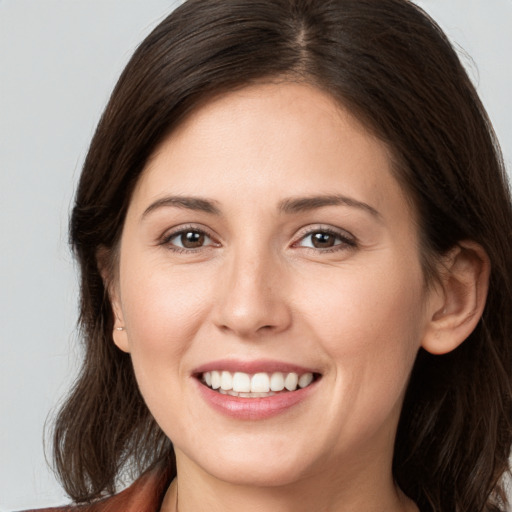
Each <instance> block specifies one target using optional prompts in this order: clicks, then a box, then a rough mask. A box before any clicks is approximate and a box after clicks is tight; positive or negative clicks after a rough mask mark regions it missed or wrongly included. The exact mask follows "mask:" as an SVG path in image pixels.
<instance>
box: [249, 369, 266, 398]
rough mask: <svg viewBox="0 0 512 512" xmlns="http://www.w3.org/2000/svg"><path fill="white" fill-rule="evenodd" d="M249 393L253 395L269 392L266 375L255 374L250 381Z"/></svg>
mask: <svg viewBox="0 0 512 512" xmlns="http://www.w3.org/2000/svg"><path fill="white" fill-rule="evenodd" d="M251 391H252V392H253V393H268V392H269V391H270V379H269V377H268V374H266V373H255V374H254V375H253V376H252V379H251Z"/></svg>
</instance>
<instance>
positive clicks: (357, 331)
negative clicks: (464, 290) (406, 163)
mask: <svg viewBox="0 0 512 512" xmlns="http://www.w3.org/2000/svg"><path fill="white" fill-rule="evenodd" d="M383 263H385V262H383ZM404 264H405V263H404ZM402 268H409V269H410V271H409V272H404V271H403V270H402ZM364 270H365V269H360V270H356V269H355V268H352V269H347V271H346V272H337V273H333V274H332V275H331V276H329V278H326V279H325V281H324V282H323V283H322V282H321V281H320V282H319V281H318V280H317V281H316V283H315V287H310V290H312V292H311V293H309V294H308V295H307V296H305V299H306V300H305V302H304V307H303V308H302V309H303V310H304V311H307V319H306V321H307V325H308V327H309V328H310V329H311V330H312V331H313V332H312V336H314V337H315V339H317V340H320V342H321V344H322V349H323V351H324V352H325V353H326V354H328V357H329V359H330V361H331V364H332V367H333V374H334V383H333V387H334V389H335V390H336V392H335V397H334V400H335V401H338V403H347V402H346V400H347V397H348V400H349V402H350V405H349V408H350V407H354V408H360V409H361V415H360V416H359V417H361V418H365V417H372V416H373V417H375V415H377V414H379V411H381V413H382V415H385V414H387V412H389V410H390V408H393V407H395V406H399V405H397V403H398V402H397V401H399V400H400V399H401V397H402V395H403V392H404V389H405V386H406V384H407V381H408V377H409V374H410V371H411V369H412V365H413V363H414V359H415V357H416V354H417V351H418V349H419V346H420V343H421V338H422V329H423V327H422V326H423V322H424V305H423V304H424V302H423V300H424V295H423V293H424V292H423V279H422V274H421V270H420V269H419V268H416V266H415V265H410V264H409V266H408V267H407V266H405V267H401V266H400V265H396V264H392V262H390V264H389V265H385V264H383V265H381V266H379V267H374V268H373V269H372V270H371V271H370V269H369V268H366V271H364ZM326 277H327V276H326ZM322 284H323V286H322ZM319 285H320V286H319ZM364 411H367V413H368V414H366V413H364Z"/></svg>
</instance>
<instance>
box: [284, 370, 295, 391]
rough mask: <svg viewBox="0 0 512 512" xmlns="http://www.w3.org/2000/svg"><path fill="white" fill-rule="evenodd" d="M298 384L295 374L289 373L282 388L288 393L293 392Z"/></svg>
mask: <svg viewBox="0 0 512 512" xmlns="http://www.w3.org/2000/svg"><path fill="white" fill-rule="evenodd" d="M298 382H299V377H298V375H297V374H296V373H293V372H292V373H289V374H288V375H287V376H286V379H284V387H285V388H286V389H287V390H288V391H295V390H296V389H297V383H298Z"/></svg>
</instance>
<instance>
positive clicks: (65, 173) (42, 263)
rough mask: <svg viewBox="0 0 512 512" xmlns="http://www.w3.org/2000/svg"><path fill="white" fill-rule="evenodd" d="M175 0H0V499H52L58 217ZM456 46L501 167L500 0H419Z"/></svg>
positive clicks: (68, 366)
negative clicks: (108, 111) (49, 438)
mask: <svg viewBox="0 0 512 512" xmlns="http://www.w3.org/2000/svg"><path fill="white" fill-rule="evenodd" d="M178 3H179V2H178V1H172V0H0V225H1V231H0V233H1V238H0V262H1V264H0V343H1V354H2V356H1V359H0V510H1V511H4V512H5V511H9V510H16V509H23V508H29V507H36V506H37V507H42V506H49V505H56V504H62V503H64V502H66V501H67V500H66V497H65V496H64V494H63V493H62V491H61V490H60V488H59V486H58V484H57V483H56V481H55V479H54V477H53V475H52V473H51V472H50V471H49V470H48V469H47V465H46V462H45V457H44V454H43V442H42V435H43V428H44V424H45V420H46V418H47V417H48V414H49V413H50V412H51V411H53V410H54V409H55V407H56V406H57V404H58V401H59V399H60V398H61V397H62V395H63V393H64V392H65V391H66V390H67V389H68V387H69V385H70V383H71V382H72V379H73V376H74V375H75V372H76V369H77V357H78V354H79V350H78V348H77V339H76V338H77V337H76V334H75V321H76V313H77V306H76V302H77V300H76V296H77V287H76V275H75V269H74V265H73V262H72V258H71V256H70V254H69V251H68V247H67V217H68V213H69V210H70V205H71V201H72V196H73V189H74V185H75V182H76V180H77V178H78V176H79V173H80V167H81V164H82V162H83V159H84V156H85V152H86V150H87V146H88V143H89V140H90V138H91V136H92V134H93V131H94V128H95V125H96V123H97V121H98V119H99V116H100V114H101V112H102V109H103V107H104V106H105V104H106V101H107V99H108V96H109V94H110V91H111V89H112V87H113V86H114V84H115V81H116V79H117V76H118V75H119V73H120V71H121V70H122V68H123V66H124V64H125V63H126V62H127V60H128V58H129V57H130V55H131V53H132V52H133V50H134V49H135V47H136V45H137V44H138V43H139V42H140V41H141V40H142V39H143V38H144V36H145V35H146V34H147V33H148V32H149V31H150V30H151V28H153V27H154V26H155V25H156V23H157V22H158V21H159V20H161V19H162V18H163V16H164V15H165V14H166V13H168V12H170V10H171V9H172V8H173V7H174V6H176V5H177V4H178ZM419 3H420V5H422V6H423V7H424V8H425V9H426V10H427V11H428V12H429V13H430V14H432V16H433V17H434V19H436V20H437V21H438V22H439V23H440V24H441V26H442V27H443V28H444V29H445V30H446V31H447V33H448V34H449V36H450V37H451V39H452V41H455V42H456V43H457V44H458V45H460V46H461V47H462V48H464V50H465V52H467V54H468V55H471V58H470V57H469V56H468V55H463V57H462V58H463V61H464V63H465V64H466V66H467V67H468V69H469V72H470V75H471V77H472V78H473V80H474V82H475V83H476V85H477V87H478V90H479V92H480V94H481V96H482V98H483V101H484V104H485V105H486V107H487V109H488V111H489V114H490V117H491V119H492V120H493V123H494V126H495V129H496V132H497V133H498V136H499V138H500V140H501V143H502V147H503V150H504V154H505V159H506V162H507V166H508V169H509V172H510V169H511V168H512V164H511V162H512V62H511V53H512V0H422V1H421V2H419Z"/></svg>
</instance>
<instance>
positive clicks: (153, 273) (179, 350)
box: [121, 261, 210, 386]
mask: <svg viewBox="0 0 512 512" xmlns="http://www.w3.org/2000/svg"><path fill="white" fill-rule="evenodd" d="M126 263H127V264H126V267H127V268H137V272H132V273H130V274H126V275H125V276H124V277H125V278H124V280H122V282H121V291H122V309H123V315H124V318H125V324H126V331H127V336H128V344H129V348H130V353H131V355H132V360H133V364H134V368H135V371H136V374H137V378H138V380H139V381H140V384H141V386H142V385H143V380H148V381H149V380H151V381H155V380H156V379H157V377H158V376H159V372H160V370H161V372H162V373H164V374H165V373H166V372H168V373H167V377H166V379H168V376H169V375H174V374H175V371H176V369H178V371H179V366H180V361H182V359H183V356H184V354H185V353H186V351H187V350H188V348H189V347H190V346H191V345H192V343H193V339H194V337H195V336H196V334H197V331H198V330H199V329H200V328H201V325H202V322H203V316H204V311H205V309H206V304H207V302H208V300H209V298H208V297H209V294H210V293H209V290H208V289H207V288H206V287H202V286H201V281H202V282H208V281H207V280H205V279H203V280H201V281H198V280H197V279H194V278H193V277H192V276H190V275H189V272H187V271H183V270H180V269H179V268H178V269H176V270H172V269H169V268H167V267H166V268H162V265H160V264H151V263H150V264H145V265H138V266H133V263H132V262H129V261H127V262H126ZM122 277H123V276H122ZM169 369H172V370H174V372H169ZM146 374H147V379H145V376H146Z"/></svg>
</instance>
